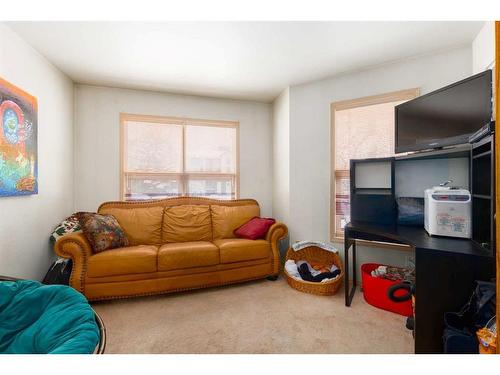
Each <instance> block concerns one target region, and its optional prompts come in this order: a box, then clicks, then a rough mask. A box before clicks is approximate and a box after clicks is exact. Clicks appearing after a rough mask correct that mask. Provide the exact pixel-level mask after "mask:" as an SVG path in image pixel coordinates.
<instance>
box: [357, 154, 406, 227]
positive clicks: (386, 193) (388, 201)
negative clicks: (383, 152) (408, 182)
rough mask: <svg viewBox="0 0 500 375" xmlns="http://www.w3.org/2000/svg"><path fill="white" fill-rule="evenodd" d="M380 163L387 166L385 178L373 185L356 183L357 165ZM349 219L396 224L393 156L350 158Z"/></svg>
mask: <svg viewBox="0 0 500 375" xmlns="http://www.w3.org/2000/svg"><path fill="white" fill-rule="evenodd" d="M375 163H378V164H382V165H384V164H385V165H386V166H385V168H389V169H390V172H389V173H388V175H387V176H386V177H387V180H386V181H384V183H383V184H382V185H383V186H381V185H378V186H377V184H374V185H373V186H363V187H360V186H359V185H358V179H357V178H356V175H357V173H356V171H357V170H358V168H359V166H361V165H366V164H371V165H373V164H375ZM350 178H351V184H350V186H351V220H352V221H362V222H367V223H375V224H376V223H378V224H382V225H395V224H396V221H395V219H396V216H397V215H396V213H397V212H396V196H395V188H394V185H395V173H394V158H392V157H391V158H377V159H357V160H356V159H351V163H350Z"/></svg>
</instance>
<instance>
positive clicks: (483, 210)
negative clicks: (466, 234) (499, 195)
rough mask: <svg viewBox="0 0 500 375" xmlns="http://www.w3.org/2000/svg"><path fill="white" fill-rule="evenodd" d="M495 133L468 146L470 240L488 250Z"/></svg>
mask: <svg viewBox="0 0 500 375" xmlns="http://www.w3.org/2000/svg"><path fill="white" fill-rule="evenodd" d="M494 150H495V137H494V134H492V135H490V136H488V137H486V138H483V139H482V140H480V141H478V142H477V143H474V144H473V145H472V149H471V158H470V160H471V165H470V170H471V194H472V240H473V241H474V242H476V243H477V244H479V245H481V246H482V247H484V248H486V249H488V250H489V251H491V252H492V253H493V252H494V249H495V155H494Z"/></svg>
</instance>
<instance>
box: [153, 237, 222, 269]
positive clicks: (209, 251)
mask: <svg viewBox="0 0 500 375" xmlns="http://www.w3.org/2000/svg"><path fill="white" fill-rule="evenodd" d="M216 264H219V249H218V248H217V246H215V245H214V244H213V243H211V242H208V241H193V242H179V243H168V244H165V245H163V246H162V247H160V250H159V251H158V271H171V270H178V269H183V268H191V267H206V266H213V265H216Z"/></svg>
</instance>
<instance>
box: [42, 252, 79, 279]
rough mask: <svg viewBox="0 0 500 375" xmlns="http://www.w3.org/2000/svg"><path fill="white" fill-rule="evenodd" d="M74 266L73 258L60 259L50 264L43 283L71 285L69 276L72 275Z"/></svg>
mask: <svg viewBox="0 0 500 375" xmlns="http://www.w3.org/2000/svg"><path fill="white" fill-rule="evenodd" d="M72 268H73V262H72V261H71V259H62V258H60V259H58V260H56V261H55V262H54V263H52V265H51V266H50V268H49V270H48V271H47V274H46V275H45V277H44V278H43V281H42V283H43V284H47V285H51V284H60V285H69V277H70V276H71V269H72Z"/></svg>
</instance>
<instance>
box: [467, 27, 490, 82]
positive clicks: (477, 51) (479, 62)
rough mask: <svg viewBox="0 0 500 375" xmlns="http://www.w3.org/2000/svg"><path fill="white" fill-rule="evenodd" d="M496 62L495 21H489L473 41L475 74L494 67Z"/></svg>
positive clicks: (473, 67) (473, 69)
mask: <svg viewBox="0 0 500 375" xmlns="http://www.w3.org/2000/svg"><path fill="white" fill-rule="evenodd" d="M494 64H495V22H494V21H487V22H485V23H484V26H483V27H482V28H481V30H480V31H479V33H478V34H477V36H476V38H474V41H473V42H472V71H473V73H474V74H476V73H480V72H482V71H484V70H486V69H491V68H493V65H494Z"/></svg>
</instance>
